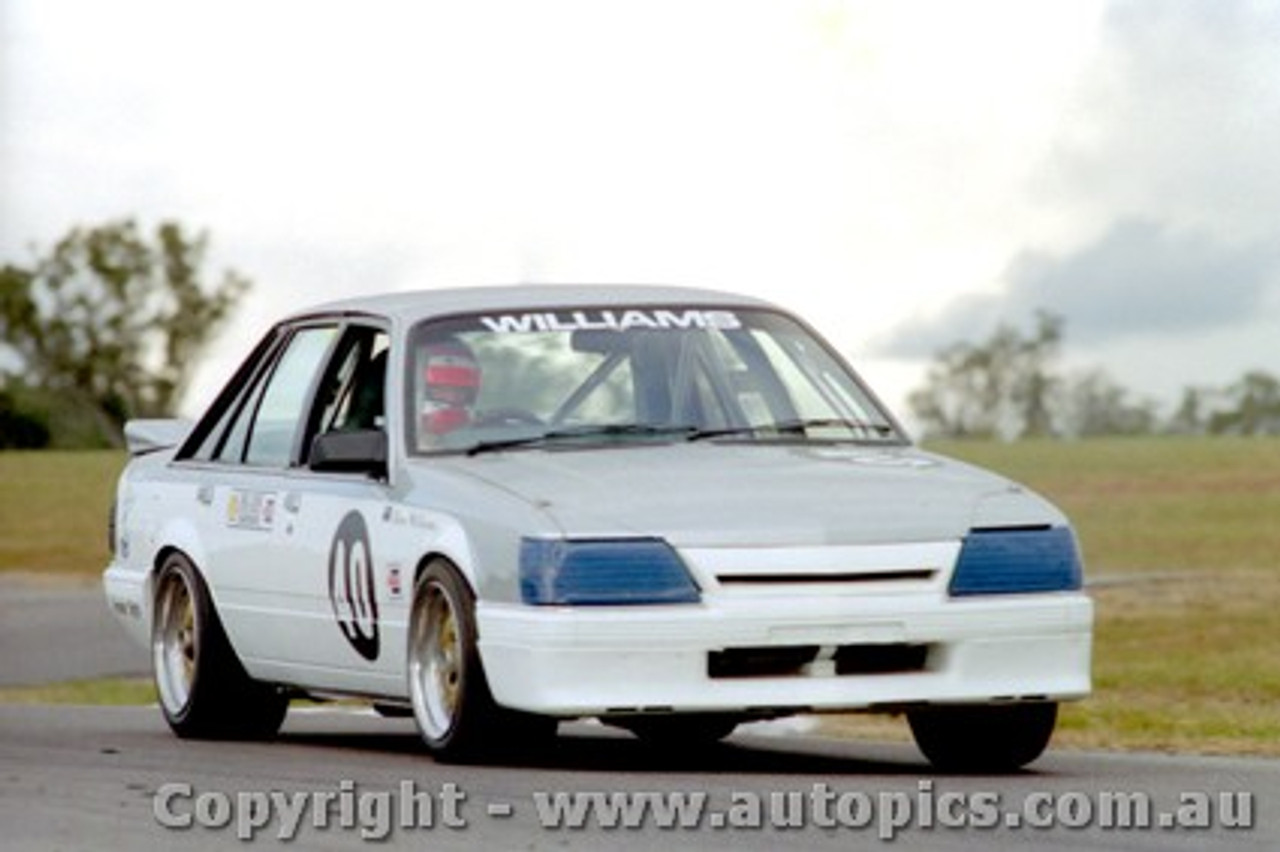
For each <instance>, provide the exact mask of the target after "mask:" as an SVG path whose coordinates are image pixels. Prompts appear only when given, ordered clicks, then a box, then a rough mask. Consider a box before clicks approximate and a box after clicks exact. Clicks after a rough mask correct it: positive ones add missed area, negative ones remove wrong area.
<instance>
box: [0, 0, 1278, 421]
mask: <svg viewBox="0 0 1280 852" xmlns="http://www.w3.org/2000/svg"><path fill="white" fill-rule="evenodd" d="M0 51H3V52H2V53H0V73H2V74H3V76H2V77H0V259H2V260H5V261H8V262H18V263H22V262H25V261H27V260H29V259H30V258H31V256H32V255H31V247H32V246H36V247H38V248H41V249H44V248H47V247H49V246H50V245H51V244H52V242H53V241H54V240H56V239H57V238H58V237H59V236H61V235H62V234H64V233H65V232H66V231H67V230H68V229H70V228H71V227H73V226H76V225H93V224H98V223H101V222H105V221H108V220H114V219H118V218H121V217H126V216H128V217H134V218H136V219H138V220H139V221H140V223H142V224H143V225H144V226H150V225H154V224H156V223H158V222H159V221H161V220H164V219H170V218H172V219H177V220H179V221H181V222H182V223H183V224H184V225H186V226H188V227H189V228H191V229H197V230H198V229H207V230H208V231H209V233H210V235H211V238H212V247H213V255H212V257H211V258H210V269H209V271H210V272H215V273H216V272H218V271H219V270H221V269H223V268H226V267H232V268H234V269H236V270H237V271H239V272H241V273H243V274H245V275H247V276H248V277H250V278H251V279H253V280H254V281H255V283H256V286H255V289H254V290H253V291H252V292H251V294H250V296H249V297H248V299H247V301H246V302H245V304H244V306H243V308H242V310H241V311H240V313H239V314H238V315H237V317H236V320H235V323H234V326H233V328H232V329H231V331H230V333H228V334H227V335H226V336H225V337H224V339H223V340H222V341H221V342H220V343H219V345H218V346H217V347H216V349H215V351H214V352H213V353H212V355H211V357H210V358H209V360H208V363H207V364H205V365H204V367H203V368H202V370H201V372H200V374H199V376H198V380H197V384H196V386H195V389H194V391H193V394H192V399H191V400H189V402H188V408H192V409H195V408H198V407H200V406H201V405H202V404H203V403H204V402H205V401H207V399H208V397H209V396H211V395H212V393H213V391H214V390H215V389H216V386H217V385H218V384H219V383H220V382H221V381H222V380H223V379H224V378H225V377H226V375H227V374H228V373H229V372H230V370H231V369H232V368H233V366H234V364H235V363H236V362H237V361H238V359H239V358H240V357H241V356H242V355H243V353H244V351H245V350H246V349H247V347H248V345H249V341H250V340H251V339H252V338H255V337H256V336H257V335H259V334H261V333H262V331H264V330H265V328H266V326H267V325H268V324H269V323H270V322H271V320H272V319H274V318H275V317H277V316H278V315H279V314H281V313H282V312H284V311H285V310H288V309H291V308H294V307H299V306H302V305H305V304H309V303H313V302H316V301H320V300H324V299H328V298H332V297H338V296H344V295H349V294H353V293H360V292H377V291H383V290H402V289H411V288H420V287H439V286H452V285H472V284H482V283H508V282H513V281H610V282H663V283H678V284H692V285H704V286H711V287H718V288H723V289H730V290H737V291H741V292H746V293H750V294H753V295H758V296H763V297H765V298H769V299H772V300H774V301H777V302H779V303H781V304H783V305H786V306H789V307H792V308H794V309H796V310H798V311H799V312H800V313H802V314H803V315H805V316H807V317H808V318H809V319H810V320H812V321H813V322H814V323H815V324H816V325H817V326H818V328H819V329H820V330H822V331H823V332H824V333H825V334H826V335H827V336H828V337H829V338H831V339H832V341H833V342H834V343H835V344H836V345H837V346H838V347H839V348H840V349H841V350H842V351H843V352H844V353H845V354H846V355H848V356H849V357H850V358H851V359H852V360H853V361H854V362H855V364H856V365H858V366H859V367H860V368H861V369H862V371H863V372H864V374H866V375H867V376H868V378H869V379H870V380H871V381H872V383H873V384H874V385H875V386H877V388H878V389H879V390H880V391H881V393H882V395H884V396H885V397H886V398H887V399H888V400H890V401H891V403H894V404H896V407H897V408H899V410H901V409H902V408H903V406H902V404H901V400H902V399H903V398H904V397H905V396H906V394H907V392H908V391H909V390H910V389H911V388H912V387H913V386H914V385H915V384H916V383H917V382H918V381H919V380H920V377H921V375H922V371H923V367H924V365H925V364H926V363H927V361H928V359H929V357H930V355H931V354H932V353H934V352H935V351H936V350H937V349H938V348H939V347H941V346H943V345H946V344H947V343H951V342H954V341H957V340H964V339H969V340H973V339H977V338H979V337H981V336H983V335H985V334H986V333H988V332H989V331H990V329H991V328H992V326H993V325H994V324H995V323H996V322H998V321H1000V320H1004V321H1007V322H1013V323H1018V324H1021V325H1024V326H1027V327H1029V325H1030V318H1031V316H1032V314H1033V312H1034V311H1035V310H1037V309H1047V310H1052V311H1055V312H1058V313H1060V314H1062V315H1063V316H1064V317H1065V320H1066V336H1067V348H1066V355H1067V357H1068V360H1069V361H1070V362H1071V363H1072V364H1079V365H1081V366H1085V365H1088V366H1100V367H1103V368H1105V369H1107V370H1108V371H1110V372H1111V373H1112V374H1113V375H1114V376H1115V377H1116V378H1117V379H1118V380H1120V381H1121V382H1123V383H1124V384H1126V385H1129V386H1131V387H1133V388H1134V389H1136V390H1138V391H1140V392H1143V393H1148V394H1151V395H1153V396H1158V397H1159V396H1172V395H1173V394H1175V393H1176V391H1177V390H1179V389H1180V388H1181V387H1182V386H1184V385H1186V384H1190V383H1208V384H1215V385H1221V384H1225V383H1227V382H1229V381H1231V380H1233V379H1235V378H1236V377H1238V376H1239V375H1240V374H1241V373H1242V372H1243V371H1244V370H1246V369H1250V368H1255V367H1256V368H1262V369H1268V370H1272V371H1276V372H1280V355H1277V353H1276V346H1277V338H1278V337H1280V335H1277V331H1278V330H1280V234H1278V233H1276V232H1277V231H1280V156H1278V155H1277V154H1276V153H1275V152H1276V151H1280V4H1276V3H1273V2H1265V3H1245V2H1233V1H1232V0H1197V2H1189V1H1188V2H1177V0H1160V2H1155V0H1149V1H1148V2H1144V1H1143V0H1135V2H1101V0H1056V1H1055V0H1007V1H1006V2H994V0H992V2H988V1H987V0H966V2H964V3H955V2H944V0H937V2H902V0H893V2H889V0H884V2H834V0H826V2H799V0H776V2H744V0H725V2H701V0H676V2H665V1H664V0H643V1H642V2H634V3H622V2H602V0H584V2H556V1H555V0H551V2H548V0H542V2H536V3H530V2H484V0H480V1H479V2H476V0H472V2H466V3H443V2H440V3H436V2H427V0H408V2H390V1H389V0H365V2H360V3H356V2H321V0H219V2H172V0H112V2H110V3H103V2H99V0H84V1H83V2H75V0H3V3H0Z"/></svg>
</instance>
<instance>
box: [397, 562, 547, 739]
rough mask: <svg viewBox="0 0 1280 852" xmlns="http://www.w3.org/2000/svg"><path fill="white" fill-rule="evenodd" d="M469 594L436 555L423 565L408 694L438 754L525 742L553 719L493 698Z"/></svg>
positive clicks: (541, 734)
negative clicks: (523, 710) (478, 645)
mask: <svg viewBox="0 0 1280 852" xmlns="http://www.w3.org/2000/svg"><path fill="white" fill-rule="evenodd" d="M476 638H477V632H476V622H475V596H474V595H473V594H472V592H471V588H470V586H468V585H467V583H466V581H465V580H464V579H463V578H462V576H461V575H460V574H459V573H458V572H457V570H456V569H455V568H454V567H453V566H452V565H450V564H449V563H447V562H444V561H443V560H436V561H434V562H432V563H431V564H430V565H428V566H427V569H426V570H425V571H423V573H422V576H421V577H420V578H419V579H418V582H417V585H416V587H415V591H414V598H413V610H412V612H411V614H410V617H409V673H408V674H409V697H410V701H411V703H412V705H413V716H414V719H415V720H416V721H417V724H418V731H419V732H420V733H421V735H422V739H423V741H424V742H425V743H426V744H427V747H428V748H429V749H431V751H432V753H434V754H435V755H436V756H437V757H439V758H441V759H444V760H469V759H474V758H477V757H480V756H484V755H488V754H495V753H498V752H501V751H509V750H512V749H516V748H522V747H523V748H528V747H531V746H533V745H535V744H537V743H539V742H541V741H543V740H545V739H546V738H548V737H549V736H551V735H552V734H554V732H555V727H556V720H555V719H552V718H549V717H543V716H535V715H532V714H528V713H520V712H517V711H514V710H508V709H505V708H503V707H500V706H498V704H497V702H495V701H494V700H493V695H492V693H491V692H490V691H489V684H488V682H487V681H486V679H485V674H484V669H483V667H482V665H481V662H480V653H479V651H478V649H477V647H476Z"/></svg>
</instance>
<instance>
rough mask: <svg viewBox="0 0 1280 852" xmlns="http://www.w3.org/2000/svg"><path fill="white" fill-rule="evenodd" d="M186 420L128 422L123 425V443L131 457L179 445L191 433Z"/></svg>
mask: <svg viewBox="0 0 1280 852" xmlns="http://www.w3.org/2000/svg"><path fill="white" fill-rule="evenodd" d="M191 426H192V423H191V421H190V420H186V419H178V418H171V419H163V420H162V419H152V420H130V421H129V422H128V423H126V424H124V443H125V446H126V447H128V448H129V455H131V456H145V455H146V454H147V453H154V452H157V451H158V450H167V449H169V448H170V447H176V446H177V445H178V444H181V443H182V441H183V439H184V438H186V437H187V433H188V432H190V431H191Z"/></svg>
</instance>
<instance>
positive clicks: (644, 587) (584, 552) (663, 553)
mask: <svg viewBox="0 0 1280 852" xmlns="http://www.w3.org/2000/svg"><path fill="white" fill-rule="evenodd" d="M520 596H521V598H522V599H523V600H524V602H525V603H527V604H535V605H545V606H593V605H594V606H617V605H637V604H672V603H697V602H698V601H699V600H700V599H701V597H700V595H699V593H698V587H697V585H696V584H695V583H694V582H693V578H692V577H691V576H689V571H688V569H687V568H685V566H684V563H683V562H681V561H680V557H679V556H678V555H676V552H675V549H674V548H672V547H671V545H670V544H668V543H667V542H665V541H663V540H662V539H659V538H624V539H546V538H526V539H522V540H521V542H520Z"/></svg>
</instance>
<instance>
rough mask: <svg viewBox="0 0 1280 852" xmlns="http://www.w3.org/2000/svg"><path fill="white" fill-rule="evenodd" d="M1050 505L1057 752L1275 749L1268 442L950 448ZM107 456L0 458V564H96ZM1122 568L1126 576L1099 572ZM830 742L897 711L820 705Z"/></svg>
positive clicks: (1278, 449) (875, 731)
mask: <svg viewBox="0 0 1280 852" xmlns="http://www.w3.org/2000/svg"><path fill="white" fill-rule="evenodd" d="M929 449H932V450H936V451H939V452H942V453H945V454H947V455H952V456H955V457H958V458H962V459H965V460H967V461H971V462H973V463H975V464H979V465H982V466H984V467H989V468H991V469H993V470H996V471H999V472H1001V473H1004V474H1005V475H1007V476H1010V477H1012V478H1013V479H1016V480H1018V481H1020V482H1023V483H1025V484H1026V485H1028V486H1030V487H1031V488H1034V489H1035V490H1036V491H1038V492H1040V493H1041V494H1043V495H1045V496H1046V497H1048V498H1049V499H1051V500H1053V501H1054V502H1055V503H1057V504H1058V505H1059V506H1060V507H1061V508H1062V509H1063V510H1064V511H1066V512H1067V514H1068V515H1069V516H1070V517H1071V518H1072V520H1073V522H1074V523H1075V525H1076V528H1077V531H1078V533H1079V535H1080V540H1081V544H1082V547H1083V549H1084V554H1085V559H1086V563H1087V574H1088V576H1089V577H1091V578H1092V579H1094V580H1098V581H1104V582H1102V583H1101V584H1099V585H1097V586H1094V587H1093V589H1092V594H1093V597H1094V601H1095V603H1096V606H1097V627H1096V634H1095V643H1094V688H1095V693H1094V695H1093V696H1092V697H1091V698H1089V699H1088V700H1087V701H1084V702H1080V703H1076V704H1071V705H1067V706H1066V707H1064V709H1063V714H1062V717H1061V721H1060V724H1059V733H1058V735H1057V737H1056V738H1055V744H1056V745H1057V746H1066V747H1089V748H1114V749H1123V748H1138V749H1153V750H1168V751H1191V752H1203V753H1225V754H1265V755H1277V756H1280V714H1277V713H1276V710H1275V707H1276V706H1277V699H1278V698H1280V630H1277V629H1276V628H1275V613H1276V612H1278V611H1280V565H1277V561H1278V560H1280V555H1278V554H1280V523H1277V522H1276V520H1277V519H1278V518H1280V439H1276V438H1260V439H1244V438H1241V439H1233V438H1214V439H1204V438H1139V439H1109V440H1095V441H1083V442H1078V443H1069V442H1057V441H1027V442H1019V443H1014V444H998V443H982V442H973V443H949V444H937V445H932V446H930V447H929ZM124 460H125V457H124V455H123V454H122V453H119V452H110V451H95V452H42V453H14V452H0V570H5V569H9V570H14V569H20V570H27V571H37V572H41V573H50V574H61V575H63V576H68V575H79V576H93V575H94V574H96V573H97V572H98V571H99V570H100V569H101V567H102V566H103V565H104V564H105V561H106V559H107V552H106V543H105V526H106V515H107V511H108V508H109V506H110V503H111V499H112V494H113V484H114V480H115V477H116V475H117V474H118V473H119V471H120V468H121V467H122V466H123V464H124ZM1118 579H1122V580H1123V582H1107V581H1115V580H1118ZM151 689H152V688H151V686H150V683H149V681H146V682H142V681H86V682H77V683H72V684H59V685H56V686H48V687H22V688H10V689H0V701H25V702H27V703H43V702H64V703H65V702H73V703H126V704H128V703H150V702H152V701H154V694H153V692H152V691H151ZM822 730H823V731H824V732H826V733H828V734H835V735H841V736H854V737H856V736H868V737H876V738H879V737H889V738H898V737H901V738H905V737H906V736H907V730H906V725H905V723H903V722H902V721H901V720H887V719H882V718H880V717H874V716H840V715H837V716H827V717H823V720H822Z"/></svg>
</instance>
